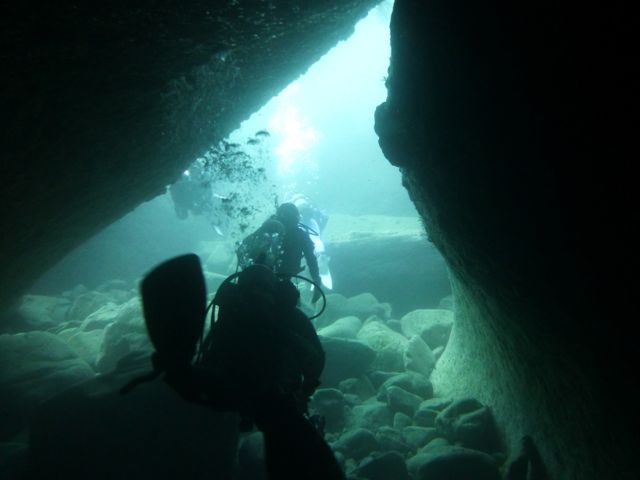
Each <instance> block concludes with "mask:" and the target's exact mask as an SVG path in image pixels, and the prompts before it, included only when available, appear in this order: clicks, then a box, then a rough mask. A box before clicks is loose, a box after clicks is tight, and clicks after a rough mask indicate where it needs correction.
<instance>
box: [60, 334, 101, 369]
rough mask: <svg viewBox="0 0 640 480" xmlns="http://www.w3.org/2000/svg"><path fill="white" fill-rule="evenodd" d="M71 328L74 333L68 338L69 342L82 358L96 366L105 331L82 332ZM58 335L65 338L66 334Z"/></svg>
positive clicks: (92, 366)
mask: <svg viewBox="0 0 640 480" xmlns="http://www.w3.org/2000/svg"><path fill="white" fill-rule="evenodd" d="M69 330H71V332H73V333H72V335H70V336H69V337H68V338H67V339H66V342H67V344H68V345H69V346H70V347H71V348H72V349H73V351H74V352H76V353H77V354H78V356H79V357H80V358H82V359H83V360H84V361H85V362H87V363H88V364H89V365H91V368H96V362H97V360H98V355H99V353H100V348H101V346H102V341H103V339H104V331H102V330H91V331H89V332H82V331H77V330H76V329H69ZM69 330H64V332H68V331H69ZM61 333H63V332H61ZM58 336H59V337H61V338H64V337H65V336H66V335H61V334H58Z"/></svg>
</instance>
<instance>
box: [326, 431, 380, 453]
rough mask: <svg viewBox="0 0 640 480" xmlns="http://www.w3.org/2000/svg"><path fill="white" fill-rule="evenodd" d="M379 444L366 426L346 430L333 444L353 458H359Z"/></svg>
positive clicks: (336, 448) (375, 448) (339, 450)
mask: <svg viewBox="0 0 640 480" xmlns="http://www.w3.org/2000/svg"><path fill="white" fill-rule="evenodd" d="M379 446H380V445H379V444H378V441H377V440H376V437H375V436H374V434H373V433H371V431H370V430H367V429H366V428H356V429H353V430H348V431H347V432H345V433H343V434H342V435H341V436H340V438H339V439H338V441H337V442H335V443H334V444H333V448H334V449H335V450H337V451H338V452H341V453H342V454H344V456H345V457H347V458H353V459H355V460H360V459H361V458H363V457H365V456H366V455H368V454H370V453H371V452H373V451H374V450H378V448H379Z"/></svg>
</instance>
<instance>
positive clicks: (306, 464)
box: [121, 254, 345, 480]
mask: <svg viewBox="0 0 640 480" xmlns="http://www.w3.org/2000/svg"><path fill="white" fill-rule="evenodd" d="M141 294H142V303H143V312H144V318H145V324H146V326H147V331H148V334H149V337H150V339H151V342H152V344H153V346H154V347H155V351H154V353H153V354H152V364H153V366H154V371H153V372H152V373H151V374H149V375H147V376H144V377H141V378H138V379H134V380H133V381H132V382H130V383H129V384H128V385H126V386H125V387H124V388H123V389H122V390H121V392H122V393H127V392H129V391H130V390H131V389H133V388H134V387H135V386H136V385H138V384H139V383H141V382H143V381H148V380H152V379H154V378H156V377H158V376H160V375H163V376H164V381H165V382H166V383H167V384H168V385H169V386H170V387H172V388H173V389H174V390H175V391H176V392H178V393H179V394H180V395H181V396H182V397H183V398H184V399H185V400H187V401H189V402H193V403H196V404H200V405H205V406H207V407H209V408H212V409H214V410H217V411H232V412H237V413H238V414H239V415H240V417H241V419H242V420H241V427H243V426H244V427H245V428H244V430H245V431H246V430H248V428H247V427H248V426H250V425H253V424H255V426H256V427H257V428H258V429H259V430H260V431H262V432H263V434H264V442H265V466H266V471H267V474H268V478H270V479H274V480H275V479H285V478H309V479H326V480H344V479H345V476H344V473H343V472H342V470H341V469H340V467H339V465H338V462H337V460H336V458H335V456H334V455H333V452H332V451H331V449H330V448H329V446H328V444H327V443H326V441H325V440H324V438H323V435H321V434H320V432H318V430H317V428H316V427H315V426H314V424H313V423H312V421H311V419H310V418H309V416H308V414H307V403H308V401H309V398H310V396H311V395H312V394H313V392H314V391H315V389H316V388H317V387H318V385H319V384H320V381H319V377H320V374H321V373H322V370H323V368H324V360H325V359H324V351H323V349H322V345H321V344H320V341H319V339H318V336H317V334H316V332H315V329H314V327H313V325H312V324H311V319H310V318H308V317H307V316H306V315H305V314H304V313H303V312H302V311H301V310H299V309H298V308H296V304H297V302H298V295H299V293H298V290H297V289H296V288H295V287H294V286H293V284H292V283H291V282H290V281H281V280H280V279H279V278H278V276H277V275H276V274H275V273H274V272H273V270H272V269H270V268H268V267H267V266H265V265H260V264H255V265H251V266H249V267H247V268H246V269H245V270H243V271H241V272H237V273H235V274H233V275H231V276H229V277H228V278H227V279H226V280H225V281H224V282H223V283H222V284H221V285H220V287H219V288H218V291H217V293H216V295H215V297H214V299H213V301H212V302H211V303H210V304H209V306H207V305H206V303H207V302H206V287H205V281H204V277H203V274H202V269H201V266H200V260H199V258H198V257H197V256H196V255H194V254H189V255H183V256H180V257H176V258H174V259H172V260H169V261H167V262H165V263H163V264H161V265H160V266H158V267H156V268H155V269H154V270H153V271H151V272H150V273H149V274H148V275H147V276H146V277H145V278H144V279H143V282H142V285H141ZM209 308H211V326H210V329H209V332H208V334H207V335H206V337H205V338H204V340H203V333H204V330H205V328H204V327H205V322H206V316H207V312H208V310H209ZM216 312H217V315H216ZM194 359H195V361H194Z"/></svg>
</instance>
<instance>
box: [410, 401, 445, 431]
mask: <svg viewBox="0 0 640 480" xmlns="http://www.w3.org/2000/svg"><path fill="white" fill-rule="evenodd" d="M439 413H440V412H438V411H437V410H431V409H429V408H422V407H421V406H419V407H418V410H417V411H416V413H415V415H414V416H413V422H414V423H415V424H416V425H418V426H420V427H433V426H435V424H436V417H437V416H438V414H439Z"/></svg>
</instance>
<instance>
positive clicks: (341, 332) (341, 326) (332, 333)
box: [318, 316, 362, 339]
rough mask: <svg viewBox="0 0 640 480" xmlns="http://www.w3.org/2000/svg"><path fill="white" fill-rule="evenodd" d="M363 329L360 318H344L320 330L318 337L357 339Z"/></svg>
mask: <svg viewBox="0 0 640 480" xmlns="http://www.w3.org/2000/svg"><path fill="white" fill-rule="evenodd" d="M360 327H362V320H360V319H359V318H358V317H355V316H350V317H342V318H339V319H338V320H336V321H335V322H333V323H332V324H331V325H328V326H326V327H324V328H321V329H320V330H318V335H322V336H323V337H331V338H351V339H355V338H356V336H357V335H358V332H359V331H360Z"/></svg>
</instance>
